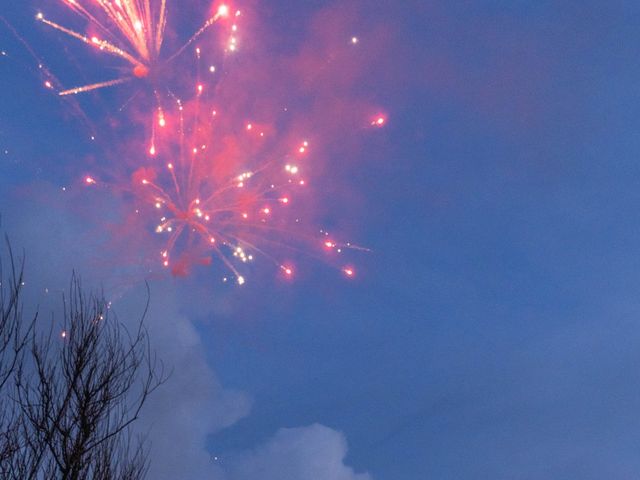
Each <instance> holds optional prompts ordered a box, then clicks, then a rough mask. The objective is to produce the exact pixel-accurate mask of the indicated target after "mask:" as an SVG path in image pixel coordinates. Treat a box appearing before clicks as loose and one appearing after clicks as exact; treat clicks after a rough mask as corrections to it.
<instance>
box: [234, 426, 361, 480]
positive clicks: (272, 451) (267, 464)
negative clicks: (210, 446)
mask: <svg viewBox="0 0 640 480" xmlns="http://www.w3.org/2000/svg"><path fill="white" fill-rule="evenodd" d="M347 450H348V448H347V441H346V439H345V437H344V435H343V434H342V433H340V432H337V431H335V430H332V429H330V428H328V427H325V426H323V425H319V424H314V425H311V426H308V427H301V428H283V429H281V430H279V431H278V432H277V433H276V435H275V436H274V437H273V438H271V439H270V440H269V441H268V442H267V443H266V444H264V445H263V446H261V447H258V448H257V449H255V450H254V451H252V452H247V453H243V454H241V455H238V456H237V457H235V458H232V459H230V460H229V461H228V462H227V463H228V465H226V466H225V470H226V471H227V474H228V479H229V480H371V476H370V475H369V474H367V473H355V472H354V471H353V469H352V468H350V467H348V466H346V465H345V464H344V459H345V457H346V455H347Z"/></svg>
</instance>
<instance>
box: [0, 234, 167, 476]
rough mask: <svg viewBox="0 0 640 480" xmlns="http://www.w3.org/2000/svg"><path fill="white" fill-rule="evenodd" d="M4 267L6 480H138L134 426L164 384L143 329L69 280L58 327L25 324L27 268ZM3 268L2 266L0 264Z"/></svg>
mask: <svg viewBox="0 0 640 480" xmlns="http://www.w3.org/2000/svg"><path fill="white" fill-rule="evenodd" d="M8 254H9V255H8V256H9V259H10V262H9V265H10V271H9V274H8V276H7V280H5V279H4V278H5V276H4V272H2V271H0V279H1V280H0V281H2V284H1V287H0V313H1V315H2V317H1V318H0V321H1V323H0V407H2V415H0V428H2V431H1V432H0V476H1V478H3V479H16V480H17V479H20V480H40V479H64V480H80V479H95V480H113V479H118V480H120V479H121V480H138V479H142V478H144V477H145V475H146V472H147V468H148V463H147V451H146V448H145V443H144V439H143V438H141V437H135V436H134V434H133V432H132V430H131V425H132V423H133V422H135V420H136V419H137V418H138V416H139V414H140V411H141V409H142V408H143V406H144V404H145V402H146V401H147V398H148V396H149V395H150V394H151V393H152V392H153V391H154V390H155V389H156V388H158V386H160V385H161V384H162V383H163V382H164V381H165V380H166V376H165V374H164V369H163V366H162V364H161V363H159V362H158V361H157V359H156V357H155V355H154V354H153V353H152V352H151V349H150V345H149V337H148V334H147V331H146V329H145V328H144V318H145V315H146V312H147V308H148V298H149V297H148V296H147V305H146V307H145V310H144V313H143V314H142V315H141V317H140V319H139V321H138V322H137V323H136V325H135V328H134V329H133V330H131V331H130V330H128V329H127V328H126V327H125V326H124V324H122V323H120V322H119V321H118V319H117V318H116V316H115V315H114V314H113V312H111V310H110V308H109V304H108V303H107V302H106V301H105V299H104V297H103V296H102V295H95V294H91V293H90V294H85V293H84V291H83V289H82V286H81V283H80V280H79V278H78V277H77V276H76V275H75V274H74V275H73V276H72V278H71V285H70V288H69V294H68V296H67V297H66V298H64V315H63V317H64V318H63V321H62V322H61V323H62V324H61V328H60V330H58V331H56V330H54V327H53V324H52V326H51V327H50V328H49V329H48V332H47V333H45V334H42V333H40V332H38V331H37V329H36V328H35V320H36V318H35V317H34V318H33V319H32V320H30V321H29V322H26V323H25V322H23V320H22V310H21V307H20V299H21V293H22V287H23V285H24V284H23V265H24V262H23V261H20V262H18V263H17V264H16V263H15V262H14V256H13V253H12V252H11V249H10V247H8ZM0 268H1V265H0Z"/></svg>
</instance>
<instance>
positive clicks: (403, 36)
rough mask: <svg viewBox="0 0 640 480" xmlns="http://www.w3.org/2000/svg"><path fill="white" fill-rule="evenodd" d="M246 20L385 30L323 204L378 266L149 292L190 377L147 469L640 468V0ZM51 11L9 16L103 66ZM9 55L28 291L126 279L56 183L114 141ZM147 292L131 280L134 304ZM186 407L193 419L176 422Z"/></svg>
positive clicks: (10, 213) (453, 471)
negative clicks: (53, 27)
mask: <svg viewBox="0 0 640 480" xmlns="http://www.w3.org/2000/svg"><path fill="white" fill-rule="evenodd" d="M192 3H193V4H194V5H197V4H198V2H196V1H194V2H192ZM252 8H255V9H256V10H257V12H258V13H259V15H258V16H257V17H258V18H260V16H262V18H264V19H265V21H266V20H267V19H268V29H267V28H266V27H263V28H258V29H257V30H256V32H255V33H254V41H255V36H257V35H259V34H265V35H266V34H267V33H265V32H268V35H273V37H271V36H270V37H269V38H278V39H280V40H283V41H282V43H278V45H280V48H282V50H287V48H285V47H282V45H289V44H291V45H292V46H291V47H290V48H291V49H292V50H294V51H295V49H296V45H302V46H304V45H305V44H306V43H305V42H306V41H307V40H309V38H310V37H309V31H310V30H311V27H312V25H314V19H317V18H320V19H322V18H325V17H323V15H329V16H330V18H333V19H337V18H340V15H342V12H343V11H344V12H345V13H344V15H345V18H347V19H348V22H350V23H348V25H349V27H350V28H351V29H352V30H353V32H354V34H357V35H358V36H359V37H360V39H361V44H362V45H363V46H365V47H366V45H367V42H370V44H371V43H372V42H374V38H373V36H374V34H375V33H376V32H377V33H379V32H385V35H386V36H383V40H384V41H383V42H380V41H379V40H380V39H377V40H378V41H376V43H375V45H376V48H379V50H377V52H378V55H374V53H376V51H372V50H366V52H367V55H369V56H370V58H368V59H367V61H362V63H359V64H358V68H361V69H362V72H361V73H362V75H361V76H355V77H354V78H357V79H358V82H357V83H355V84H348V85H343V84H341V83H340V82H338V84H339V85H341V86H342V87H341V88H342V90H340V92H339V93H340V94H342V95H347V94H348V95H355V96H357V97H358V99H360V100H366V101H367V102H369V103H370V104H372V105H375V106H379V107H380V108H383V109H384V110H385V111H386V112H387V113H388V115H389V121H388V125H387V127H386V128H384V129H382V130H377V131H366V132H360V133H358V134H357V135H354V136H357V142H356V141H354V142H353V143H350V144H344V143H343V142H342V140H343V139H342V137H339V138H331V137H329V138H326V139H324V141H325V142H326V144H325V146H324V153H325V154H326V160H325V161H326V162H327V163H326V165H327V166H328V168H327V169H326V170H327V171H328V172H330V173H327V174H326V175H331V174H333V175H335V177H336V178H331V177H327V178H326V183H323V184H322V185H321V186H322V189H320V190H321V191H320V192H319V193H318V194H317V199H318V201H322V202H323V206H324V207H323V208H324V209H323V210H322V213H319V214H318V217H319V218H321V219H323V220H324V221H326V222H329V223H334V224H335V225H336V226H337V227H339V228H341V229H343V230H345V231H347V232H349V234H350V235H352V236H354V238H356V239H357V241H358V242H359V243H361V244H364V245H366V246H368V247H370V248H371V249H372V252H371V253H369V254H366V255H360V256H357V257H356V258H357V260H356V263H357V265H358V269H359V271H360V272H361V274H359V275H358V278H357V280H356V281H353V282H348V281H344V280H343V279H342V278H340V276H339V275H336V273H335V272H334V271H333V270H332V269H330V268H329V267H328V266H326V265H315V264H313V263H309V265H310V269H309V271H308V272H306V273H305V274H304V275H303V276H302V278H300V279H299V281H297V282H294V283H292V284H286V285H282V284H279V283H277V282H273V281H272V280H270V277H269V275H268V273H265V272H259V273H257V275H256V279H257V280H258V279H259V281H257V282H255V283H258V284H257V285H256V284H255V283H254V284H253V285H247V288H246V289H223V290H221V289H220V286H219V283H216V282H213V281H209V280H210V278H209V275H208V274H207V271H206V270H205V271H202V270H199V271H198V272H197V273H195V274H194V275H193V276H191V277H187V278H177V279H173V278H165V279H162V280H154V281H152V282H151V291H152V302H156V304H155V310H153V312H154V313H153V314H152V319H151V323H152V333H155V335H156V338H157V339H158V340H157V342H158V343H157V345H158V347H159V350H160V351H161V352H164V353H165V355H166V356H167V357H168V359H169V362H173V363H174V364H175V365H177V367H176V375H175V378H176V380H175V384H174V385H173V386H171V385H170V386H168V387H167V389H166V392H165V393H164V394H163V393H162V392H160V393H159V394H158V396H160V397H161V396H163V395H164V398H159V399H157V401H156V403H154V404H153V405H151V407H150V408H151V410H150V413H149V418H148V419H146V420H145V422H147V423H146V424H145V425H155V426H156V432H157V433H156V434H155V435H156V437H154V433H152V434H151V438H152V439H153V440H154V445H155V446H156V447H157V449H158V450H157V451H156V453H155V454H154V455H152V460H153V459H156V461H157V462H162V461H163V460H164V461H165V463H167V462H168V463H167V464H170V465H172V466H173V467H175V469H176V470H175V471H174V473H173V475H174V476H171V475H172V474H170V473H168V472H169V470H168V467H166V466H165V467H163V468H164V470H162V469H159V470H158V472H161V471H162V472H164V473H157V475H159V476H157V477H154V478H178V477H176V476H175V475H185V477H184V478H196V479H200V478H203V479H204V478H207V479H210V478H213V479H218V478H220V479H229V480H235V479H240V478H242V479H249V480H253V479H254V478H255V479H256V480H257V479H261V480H264V479H265V478H266V479H267V480H268V479H271V478H274V479H275V478H278V479H292V480H293V479H307V478H308V479H314V480H317V479H320V480H323V479H325V478H326V479H327V480H328V479H332V480H335V479H339V480H352V479H357V480H366V479H369V478H372V479H377V480H387V479H388V480H396V479H408V480H412V479H416V480H417V479H453V478H456V479H457V478H460V479H467V478H469V479H477V478H492V479H514V478H518V479H520V478H521V479H535V478H563V479H581V480H582V479H590V478H593V479H602V478H635V477H637V475H638V472H639V471H640V460H638V455H637V447H638V444H639V443H640V433H638V432H640V428H639V427H640V425H639V423H640V420H639V419H638V418H639V417H638V411H639V408H638V407H639V406H640V374H639V373H638V371H639V370H638V368H637V367H638V362H640V354H639V353H638V352H639V351H640V350H639V349H638V344H639V342H640V324H639V323H638V318H639V317H638V315H639V312H640V302H639V301H638V298H639V297H638V291H639V290H638V285H639V283H640V276H639V274H638V271H639V270H638V266H639V262H640V261H639V259H640V248H639V247H638V245H640V228H639V227H638V225H640V214H639V213H638V212H639V210H638V205H640V194H639V193H638V192H639V189H638V179H639V178H640V167H639V165H640V164H639V163H638V159H637V152H638V150H639V147H640V135H638V132H637V121H636V119H635V117H636V116H637V113H638V111H640V104H639V102H638V95H636V94H635V92H636V90H637V88H638V87H637V85H638V83H639V82H638V81H639V80H640V67H639V65H640V63H639V62H638V58H640V55H639V53H640V52H639V50H640V42H639V40H640V37H639V35H638V29H637V24H638V19H639V17H640V6H638V5H637V4H634V2H623V1H618V2H616V1H613V2H606V3H605V2H596V1H584V2H545V1H540V2H525V1H509V2H506V1H504V2H502V1H464V2H463V1H454V2H448V1H447V2H445V1H435V0H430V1H422V2H418V1H415V2H411V1H407V2H379V3H378V4H377V5H376V6H372V5H370V4H369V2H355V3H353V2H338V3H332V2H321V1H314V2H311V1H310V2H289V1H284V0H282V1H280V0H277V1H276V0H274V1H268V2H261V3H260V4H259V5H257V6H255V7H252ZM35 10H36V6H35V5H34V4H31V2H25V4H24V5H23V4H22V2H20V4H19V5H16V4H12V5H11V6H9V7H2V9H1V10H0V12H1V13H2V15H3V16H5V17H6V18H7V19H8V20H10V21H11V22H12V24H13V25H14V26H15V27H16V28H17V29H18V30H19V31H20V32H21V33H22V34H23V36H24V37H25V39H27V41H28V42H29V43H30V44H31V45H32V46H33V48H34V49H35V50H36V51H37V52H40V54H41V55H44V56H46V57H47V60H48V61H49V63H50V67H51V68H52V69H53V70H54V71H56V69H60V68H63V67H64V65H65V62H66V61H68V60H69V58H71V59H73V58H76V56H77V57H78V58H84V57H82V55H83V51H82V48H81V47H77V46H76V47H77V48H71V45H69V53H68V54H67V53H64V52H63V51H60V50H56V49H50V50H47V42H55V45H61V44H62V43H64V42H66V39H65V40H64V42H60V41H59V39H57V37H56V34H55V33H54V32H51V31H46V30H43V29H42V28H39V27H40V26H39V25H35V22H32V21H31V18H32V15H33V12H34V11H35ZM48 10H49V11H53V10H54V7H52V6H51V5H50V6H49V8H48ZM194 11H197V8H196V7H194ZM184 14H185V12H184V11H183V12H182V15H183V16H184ZM337 23H339V22H337ZM331 27H332V26H331V25H329V26H328V27H327V28H328V31H329V32H331ZM336 28H338V27H336ZM339 31H341V30H339ZM368 34H370V35H371V37H369V38H368V37H367V35H368ZM52 38H55V39H56V40H52ZM5 45H6V46H5ZM311 45H313V44H311ZM381 45H383V46H384V48H383V46H381ZM300 48H302V47H300ZM0 49H3V50H6V51H7V52H8V53H9V54H10V55H9V56H8V57H6V58H3V57H0V160H1V162H0V198H1V205H2V207H1V209H2V214H3V227H4V229H5V230H6V231H7V233H8V234H9V235H11V237H12V239H13V242H14V243H15V244H17V245H20V246H24V247H25V249H26V251H27V254H28V258H30V259H32V260H30V263H31V265H32V268H33V269H34V271H33V274H32V275H33V277H34V281H33V283H34V284H38V285H40V284H42V285H50V284H59V283H60V282H61V281H63V280H61V279H65V278H66V275H67V273H68V272H70V271H71V269H72V268H74V267H75V268H79V269H80V270H82V271H84V272H86V273H85V275H86V276H87V277H88V278H90V279H91V281H94V282H96V284H99V283H101V282H107V283H108V282H112V281H114V277H117V275H119V274H120V273H118V272H120V271H121V267H119V270H118V271H116V272H112V271H108V270H109V269H108V266H107V267H104V266H100V267H97V266H96V265H97V263H96V261H95V258H94V257H95V255H94V253H95V248H96V244H100V241H99V240H97V239H95V238H92V236H91V232H93V231H94V230H93V229H94V226H93V225H89V226H88V225H87V223H86V222H85V220H84V217H83V216H82V215H80V216H78V215H76V213H77V212H76V210H75V209H74V208H72V207H73V205H70V203H73V202H74V201H77V200H74V201H67V200H64V198H62V199H61V197H60V195H59V193H58V188H59V186H60V185H65V184H71V183H73V182H74V181H75V179H74V178H73V176H74V175H76V173H77V171H78V169H80V170H82V169H83V168H85V167H84V165H86V164H87V162H88V163H89V164H91V162H96V160H95V158H96V155H99V152H98V153H97V152H96V149H95V148H94V147H93V146H91V144H90V142H88V141H86V138H85V139H80V135H78V133H77V132H78V131H81V129H82V128H83V127H82V125H81V122H80V121H79V120H78V119H77V118H76V117H74V116H73V115H71V114H69V112H68V108H67V107H65V106H64V105H62V104H61V103H60V102H58V101H56V100H55V98H53V99H52V98H51V95H49V94H48V93H47V92H44V91H43V89H41V88H40V87H39V85H38V82H39V78H38V77H37V76H36V75H34V74H32V73H31V72H30V71H29V69H28V68H27V66H28V65H29V64H30V63H29V62H30V59H29V57H28V55H27V54H26V52H25V51H24V50H23V49H22V47H21V46H20V44H19V43H17V42H16V41H15V40H14V38H13V37H12V36H11V35H10V34H9V33H8V32H7V30H6V29H0ZM286 53H287V52H281V51H277V52H274V54H273V55H274V57H275V56H276V55H281V54H286ZM90 58H91V57H90ZM93 60H94V61H95V62H96V64H98V63H99V62H100V58H93ZM89 68H92V66H91V65H83V66H82V68H78V69H77V70H79V71H80V72H84V73H85V74H86V72H87V69H89ZM56 73H57V72H56ZM334 73H335V72H334ZM338 73H339V72H338ZM266 88H267V91H268V87H266ZM322 94H323V95H326V92H323V93H322ZM117 95H118V94H117V93H113V92H109V93H107V94H106V98H107V100H109V101H110V100H111V99H112V98H114V96H115V98H118V97H117ZM323 98H324V97H323ZM327 98H328V97H327ZM346 100H350V99H345V101H346ZM100 112H102V110H99V109H98V108H97V107H95V105H92V104H91V105H90V106H89V107H88V115H89V116H91V114H98V113H100ZM61 119H63V120H64V122H62V123H61V122H60V120H61ZM83 138H84V137H83ZM5 149H6V150H8V152H9V153H7V154H4V153H3V152H4V150H5ZM97 158H98V160H97V162H98V163H99V161H100V157H97ZM34 189H35V191H37V192H38V193H39V195H38V196H37V197H41V198H40V199H38V198H35V199H34V197H33V196H32V195H31V193H32V192H33V191H34ZM344 189H348V191H349V195H348V196H347V195H345V194H344V191H343V190H344ZM26 192H29V193H28V194H27V193H26ZM323 192H325V196H324V197H323ZM328 197H329V198H328ZM74 198H76V199H77V198H78V197H74ZM334 198H339V199H340V200H341V201H340V202H339V201H337V200H333V199H334ZM345 198H347V199H348V201H347V202H346V204H345V202H344V199H345ZM43 199H46V202H50V201H52V202H53V203H52V205H54V206H53V207H52V208H51V209H48V208H47V209H43V202H44V201H45V200H43ZM89 201H90V202H91V205H92V207H95V208H98V209H100V208H104V203H107V206H108V204H109V201H105V200H99V199H97V197H96V196H91V197H90V200H89ZM47 204H48V205H51V204H50V203H47ZM116 211H117V210H116ZM304 264H305V265H306V263H304ZM34 266H40V268H36V267H34ZM43 266H44V267H43ZM36 296H37V295H36ZM136 301H137V302H138V304H139V302H140V290H139V287H138V286H132V287H130V288H128V289H127V291H126V292H125V293H123V294H122V300H121V302H122V305H121V307H120V309H121V310H120V311H121V312H122V311H124V312H125V313H128V312H129V311H131V312H135V311H136V310H135V308H136ZM152 308H154V307H153V306H152ZM121 315H122V313H121ZM153 322H155V326H154V325H153ZM163 402H164V404H165V407H163V406H162V405H163ZM166 405H170V406H171V407H167V406H166ZM167 408H171V409H175V410H176V411H178V412H181V414H180V415H177V416H176V417H175V419H174V420H172V421H169V420H167V419H166V417H167V414H166V412H167V411H168V410H167ZM153 431H154V430H152V432H153ZM172 435H175V437H176V438H178V439H181V440H180V442H179V444H180V448H181V449H183V450H184V451H182V450H180V453H177V454H176V455H179V458H175V457H172V456H171V451H172V448H176V447H175V445H171V442H170V444H169V445H166V444H167V438H169V437H171V436H172ZM163 449H164V450H163ZM158 452H159V453H158ZM207 452H208V453H207ZM167 456H169V457H170V458H169V459H168V460H167V458H166V457H167ZM211 456H217V457H218V458H219V460H218V461H213V460H211V458H210V457H211ZM163 457H164V458H163ZM187 472H188V473H187ZM162 475H165V477H162Z"/></svg>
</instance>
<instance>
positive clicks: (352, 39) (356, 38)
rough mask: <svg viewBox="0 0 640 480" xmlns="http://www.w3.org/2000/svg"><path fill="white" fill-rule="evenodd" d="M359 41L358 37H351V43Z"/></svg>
mask: <svg viewBox="0 0 640 480" xmlns="http://www.w3.org/2000/svg"><path fill="white" fill-rule="evenodd" d="M358 42H359V40H358V37H351V43H353V44H354V45H355V44H356V43H358Z"/></svg>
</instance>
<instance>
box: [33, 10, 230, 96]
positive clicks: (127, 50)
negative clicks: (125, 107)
mask: <svg viewBox="0 0 640 480" xmlns="http://www.w3.org/2000/svg"><path fill="white" fill-rule="evenodd" d="M60 1H61V2H62V3H63V4H64V5H65V6H66V7H67V8H69V9H70V10H72V11H73V12H74V13H76V14H78V15H80V16H81V17H83V18H84V19H85V20H86V21H87V22H88V24H89V26H90V29H91V30H92V31H95V33H94V34H84V33H80V32H78V31H75V30H73V29H70V28H67V27H65V26H63V25H61V24H59V23H56V22H54V21H52V20H49V19H48V18H47V17H45V15H44V14H43V13H42V12H39V13H38V14H37V15H36V19H37V20H39V21H41V22H42V23H44V24H46V25H48V26H50V27H52V28H54V29H56V30H58V31H60V32H63V33H65V34H66V35H68V36H70V37H73V38H75V39H76V40H79V41H81V42H83V43H85V44H87V45H89V46H91V47H93V48H95V49H97V50H99V51H101V52H104V53H106V54H108V55H112V56H115V57H118V58H120V59H122V60H124V61H125V62H127V63H128V64H129V65H130V67H131V70H130V73H129V74H127V75H124V76H121V77H118V78H114V79H110V80H106V81H101V82H96V83H92V84H88V85H82V86H78V87H74V88H71V89H66V90H61V91H60V92H58V94H59V95H70V94H78V93H83V92H88V91H91V90H97V89H100V88H105V87H111V86H114V85H120V84H122V83H126V82H129V81H130V80H132V79H133V78H146V77H149V76H153V75H155V73H156V70H157V69H158V68H159V67H160V66H161V65H163V64H167V63H169V62H171V61H172V60H173V59H174V58H176V57H177V56H179V55H180V54H181V53H182V52H183V51H184V50H185V49H186V48H187V47H189V46H190V45H191V44H192V43H193V42H195V41H196V39H198V38H199V37H200V36H201V35H202V34H203V33H204V32H205V31H207V30H208V29H209V27H211V26H212V25H213V24H215V23H216V22H217V21H218V20H219V19H221V18H224V17H227V16H229V7H228V6H227V5H224V4H221V5H219V6H218V7H217V8H216V9H215V13H214V14H213V15H212V16H211V17H210V18H209V19H207V20H206V21H205V22H204V24H203V25H202V27H200V29H198V30H197V31H196V32H195V33H194V34H193V35H192V36H191V38H189V40H188V41H187V42H186V43H185V44H184V45H183V46H182V47H181V48H179V49H178V50H177V51H176V52H174V53H173V54H171V55H170V56H169V57H167V58H165V59H161V57H160V51H161V49H162V45H163V42H164V32H165V27H166V24H167V0H91V1H90V0H60ZM236 13H239V12H236ZM236 30H237V26H235V25H234V28H233V32H234V33H235V31H236ZM236 43H237V39H236V37H235V35H232V36H231V38H230V40H229V47H228V50H231V51H233V50H235V48H236Z"/></svg>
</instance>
